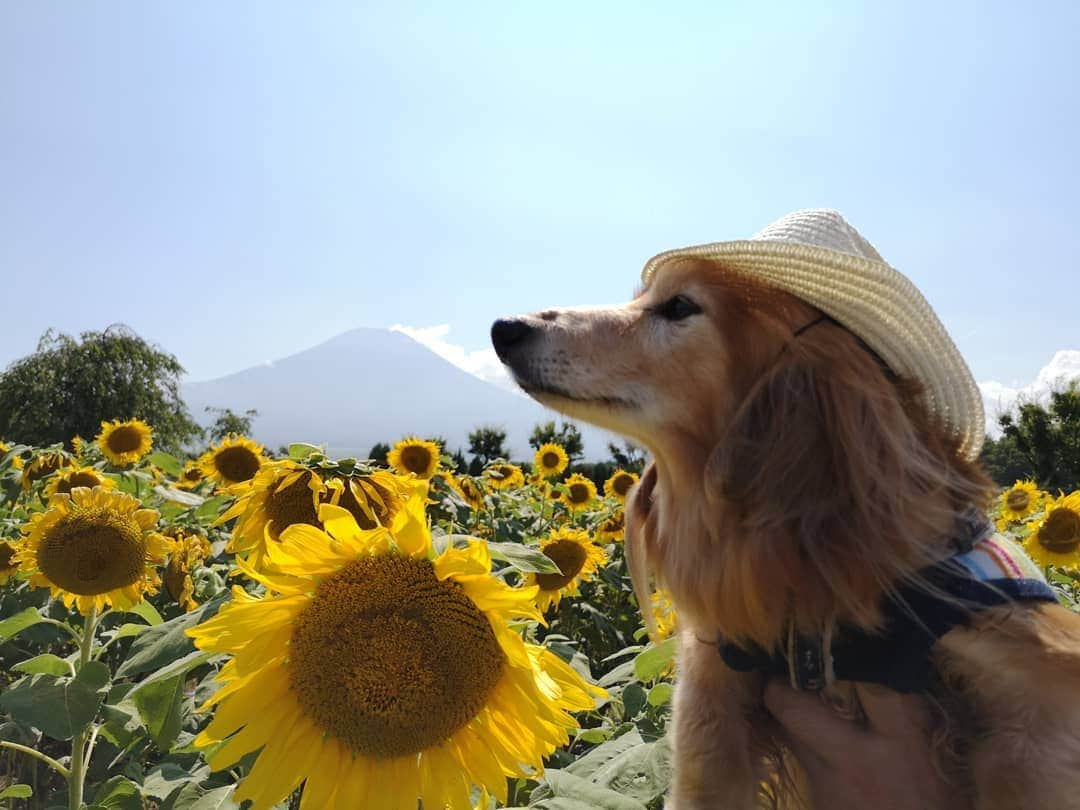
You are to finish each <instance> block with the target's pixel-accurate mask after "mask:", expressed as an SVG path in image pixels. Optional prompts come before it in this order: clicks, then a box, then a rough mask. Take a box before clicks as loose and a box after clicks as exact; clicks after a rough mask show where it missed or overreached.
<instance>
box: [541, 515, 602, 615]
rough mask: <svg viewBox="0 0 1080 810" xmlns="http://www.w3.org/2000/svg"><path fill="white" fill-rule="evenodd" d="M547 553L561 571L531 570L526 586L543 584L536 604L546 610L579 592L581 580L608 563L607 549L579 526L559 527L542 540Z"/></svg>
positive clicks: (587, 579)
mask: <svg viewBox="0 0 1080 810" xmlns="http://www.w3.org/2000/svg"><path fill="white" fill-rule="evenodd" d="M540 550H541V551H542V552H543V553H544V555H545V556H546V557H547V558H548V559H550V560H551V561H552V562H554V563H555V565H557V566H558V567H559V571H560V573H558V574H528V575H526V577H525V585H526V587H532V586H533V585H536V586H538V587H539V588H540V591H539V593H537V595H536V604H537V605H538V606H539V608H540V610H541V611H542V612H544V613H546V612H547V610H548V608H550V607H553V606H554V607H558V605H559V601H560V600H561V599H562V598H563V597H564V596H577V594H578V588H579V586H580V585H581V583H582V582H588V581H589V580H591V579H592V578H593V574H595V573H596V570H597V569H598V568H599V567H600V566H601V565H604V564H605V563H607V560H608V556H607V552H606V551H604V549H603V548H601V547H600V546H598V545H596V544H595V543H594V542H593V541H592V538H591V537H589V533H588V532H586V531H582V530H580V529H569V528H561V529H556V530H555V531H554V532H552V533H551V535H550V536H549V537H548V538H547V539H546V540H544V542H542V543H541V544H540Z"/></svg>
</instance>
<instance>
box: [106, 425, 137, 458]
mask: <svg viewBox="0 0 1080 810" xmlns="http://www.w3.org/2000/svg"><path fill="white" fill-rule="evenodd" d="M107 441H108V443H109V449H110V450H112V451H113V452H114V453H132V452H134V451H135V450H138V449H139V447H141V446H142V433H140V432H139V430H138V429H137V428H134V427H132V426H131V425H124V426H123V427H118V428H117V429H116V430H114V431H113V432H112V433H110V434H109V438H108V440H107Z"/></svg>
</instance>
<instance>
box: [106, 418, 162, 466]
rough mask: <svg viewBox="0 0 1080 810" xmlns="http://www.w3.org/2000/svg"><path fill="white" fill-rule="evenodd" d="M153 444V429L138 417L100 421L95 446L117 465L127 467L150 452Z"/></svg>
mask: <svg viewBox="0 0 1080 810" xmlns="http://www.w3.org/2000/svg"><path fill="white" fill-rule="evenodd" d="M153 445H154V437H153V431H152V430H150V426H149V425H148V424H146V422H143V421H140V420H139V419H128V420H127V421H126V422H121V421H120V420H119V419H116V420H113V421H112V422H102V423H101V433H99V434H98V436H97V446H98V447H100V448H101V452H102V453H103V454H104V456H105V458H107V459H108V460H109V461H111V462H112V463H113V464H114V465H115V466H117V467H128V466H130V465H132V464H134V463H135V462H136V461H138V460H139V459H141V458H142V457H143V456H145V455H146V454H147V453H149V452H150V448H151V447H153Z"/></svg>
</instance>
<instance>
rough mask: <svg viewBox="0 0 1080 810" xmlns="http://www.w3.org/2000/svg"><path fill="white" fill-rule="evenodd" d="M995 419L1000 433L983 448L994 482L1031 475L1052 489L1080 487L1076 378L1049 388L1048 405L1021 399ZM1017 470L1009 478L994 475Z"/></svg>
mask: <svg viewBox="0 0 1080 810" xmlns="http://www.w3.org/2000/svg"><path fill="white" fill-rule="evenodd" d="M998 422H999V424H1000V425H1001V429H1002V434H1003V435H1002V438H1001V440H1000V441H999V442H996V443H995V444H994V445H993V447H992V448H991V449H990V450H989V451H988V453H984V458H989V460H990V461H991V463H992V464H993V466H992V467H991V470H990V471H991V475H994V476H995V480H996V481H998V483H1000V484H1001V485H1002V486H1006V485H1008V484H1011V483H1012V482H1013V481H1014V480H1016V478H1033V479H1034V480H1035V481H1036V482H1038V484H1039V485H1040V486H1041V487H1042V488H1044V489H1047V490H1050V491H1052V492H1056V491H1058V490H1063V491H1065V492H1070V491H1072V490H1074V489H1077V488H1080V381H1073V382H1072V383H1071V384H1070V385H1068V386H1067V387H1065V388H1062V389H1059V390H1056V391H1053V392H1051V394H1050V403H1049V406H1048V407H1044V406H1042V405H1040V404H1039V403H1037V402H1025V403H1021V404H1020V405H1018V406H1017V408H1016V412H1015V413H1011V412H1010V413H1005V414H1002V415H1001V416H1000V417H998ZM1019 471H1022V474H1017V475H1014V476H1013V477H1012V478H1010V479H1008V480H1002V478H999V477H998V476H1000V475H1003V474H1013V473H1016V472H1019Z"/></svg>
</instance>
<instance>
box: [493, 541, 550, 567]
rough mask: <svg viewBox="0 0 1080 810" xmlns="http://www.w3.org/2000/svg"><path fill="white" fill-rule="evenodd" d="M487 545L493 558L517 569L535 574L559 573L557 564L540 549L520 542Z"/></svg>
mask: <svg viewBox="0 0 1080 810" xmlns="http://www.w3.org/2000/svg"><path fill="white" fill-rule="evenodd" d="M487 546H488V551H489V552H491V556H492V558H493V559H496V560H502V561H503V562H505V563H509V564H510V565H512V566H513V567H514V568H516V569H517V570H519V571H524V572H525V573H535V574H558V573H560V571H559V566H557V565H556V564H555V562H554V560H552V559H551V558H550V557H548V556H547V555H546V554H544V553H543V552H542V551H540V549H537V548H531V547H530V546H523V545H521V544H520V543H488V544H487Z"/></svg>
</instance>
